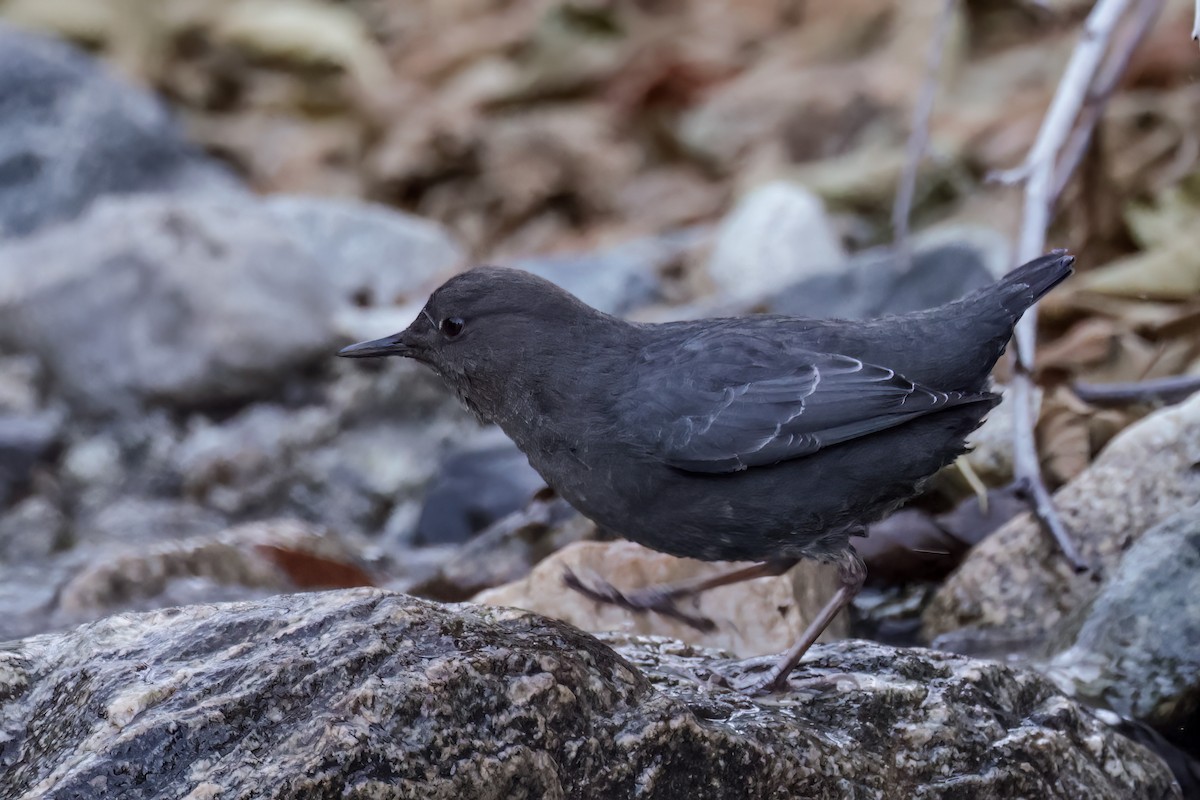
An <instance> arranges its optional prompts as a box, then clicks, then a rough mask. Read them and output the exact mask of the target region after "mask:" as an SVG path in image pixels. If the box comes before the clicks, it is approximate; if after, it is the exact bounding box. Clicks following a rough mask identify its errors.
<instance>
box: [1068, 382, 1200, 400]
mask: <svg viewBox="0 0 1200 800" xmlns="http://www.w3.org/2000/svg"><path fill="white" fill-rule="evenodd" d="M1071 390H1072V391H1074V392H1075V394H1076V395H1077V396H1078V397H1079V399H1080V400H1083V401H1084V402H1087V403H1091V404H1092V405H1096V406H1127V405H1133V404H1136V403H1156V404H1163V405H1172V404H1174V403H1182V402H1183V401H1184V400H1186V399H1187V398H1188V397H1190V396H1192V395H1193V394H1195V393H1196V392H1200V375H1171V376H1169V377H1166V378H1149V379H1147V380H1144V381H1134V382H1132V383H1084V382H1082V381H1080V382H1078V383H1075V384H1073V385H1072V386H1071Z"/></svg>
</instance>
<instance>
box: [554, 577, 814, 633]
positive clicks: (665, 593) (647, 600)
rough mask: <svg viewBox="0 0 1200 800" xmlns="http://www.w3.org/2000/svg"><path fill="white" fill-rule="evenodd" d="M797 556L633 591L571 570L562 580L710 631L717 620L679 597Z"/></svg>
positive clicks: (594, 595) (602, 599) (600, 598)
mask: <svg viewBox="0 0 1200 800" xmlns="http://www.w3.org/2000/svg"><path fill="white" fill-rule="evenodd" d="M797 560H798V559H782V560H779V561H763V562H762V563H759V564H751V565H750V566H748V567H741V568H740V569H734V570H730V571H729V572H722V573H719V574H717V575H712V576H710V577H707V578H693V579H692V580H687V581H680V582H679V583H671V584H666V585H664V586H647V587H646V588H644V589H637V590H636V591H632V592H622V591H621V590H620V589H617V588H616V587H615V586H613V585H612V584H611V583H607V582H602V583H601V584H599V585H598V586H595V587H592V586H588V585H586V584H584V583H583V581H581V580H580V579H579V578H578V576H576V575H575V573H574V572H572V571H571V570H567V571H566V572H565V573H564V574H563V583H565V584H566V585H567V586H569V587H570V588H572V589H574V590H575V591H577V592H579V593H580V594H582V595H583V596H585V597H589V598H591V599H592V600H595V601H596V602H598V603H609V604H611V605H616V606H620V607H621V608H625V609H628V610H630V611H635V612H644V611H655V612H657V613H659V614H662V615H663V616H666V617H671V618H673V619H677V620H679V621H680V622H683V623H686V624H688V625H691V626H692V627H693V628H695V629H697V630H699V631H704V632H708V631H711V630H713V629H715V628H716V627H717V626H716V624H715V623H714V622H713V621H712V620H711V619H709V618H708V617H702V616H699V615H695V614H688V613H687V612H686V611H683V610H681V609H680V608H679V607H678V606H676V605H675V601H676V600H681V599H683V598H685V597H695V596H696V595H698V594H701V593H702V592H707V591H708V590H709V589H715V588H717V587H718V586H729V585H730V584H733V583H741V582H742V581H748V580H752V579H754V578H766V577H770V576H773V575H782V574H783V573H785V572H787V571H788V570H789V569H791V568H792V566H793V565H795V563H796V561H797Z"/></svg>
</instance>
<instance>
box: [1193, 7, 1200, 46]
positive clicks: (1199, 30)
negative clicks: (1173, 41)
mask: <svg viewBox="0 0 1200 800" xmlns="http://www.w3.org/2000/svg"><path fill="white" fill-rule="evenodd" d="M1192 41H1194V42H1200V0H1196V14H1195V16H1193V17H1192Z"/></svg>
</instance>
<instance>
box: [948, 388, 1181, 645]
mask: <svg viewBox="0 0 1200 800" xmlns="http://www.w3.org/2000/svg"><path fill="white" fill-rule="evenodd" d="M1198 463H1200V395H1196V396H1195V397H1193V398H1192V399H1191V400H1188V401H1187V402H1185V403H1183V404H1181V405H1178V406H1174V407H1171V408H1167V409H1164V410H1162V411H1158V412H1156V413H1154V414H1151V415H1150V416H1148V417H1146V418H1145V419H1143V420H1141V421H1140V422H1138V423H1136V424H1134V425H1131V426H1129V428H1127V429H1126V430H1124V431H1123V432H1122V433H1121V434H1120V435H1118V436H1117V437H1116V438H1114V439H1113V440H1112V441H1111V442H1110V443H1109V444H1108V446H1107V447H1106V448H1105V449H1104V451H1103V452H1102V453H1101V454H1100V455H1099V457H1098V458H1096V460H1095V461H1094V462H1093V463H1092V465H1091V467H1089V468H1088V469H1087V471H1086V472H1084V473H1083V474H1081V475H1080V476H1079V477H1077V478H1075V479H1074V480H1073V481H1071V482H1070V483H1069V484H1067V485H1066V486H1064V487H1063V488H1062V489H1060V490H1059V491H1058V493H1057V494H1055V496H1054V500H1055V503H1056V504H1057V506H1058V510H1059V512H1060V513H1061V514H1062V518H1063V522H1064V523H1065V524H1066V526H1067V530H1068V531H1070V533H1071V535H1072V536H1073V537H1074V539H1075V542H1076V544H1077V545H1078V547H1079V551H1080V553H1082V554H1083V557H1084V559H1085V560H1087V561H1089V562H1090V563H1093V564H1095V565H1097V566H1099V567H1100V570H1101V572H1102V573H1108V572H1111V571H1112V570H1114V569H1115V568H1116V567H1117V565H1118V564H1119V563H1120V561H1121V559H1122V557H1123V556H1124V554H1125V551H1126V550H1128V549H1129V547H1130V546H1131V545H1132V544H1133V543H1134V542H1136V541H1137V540H1138V538H1139V537H1141V536H1142V534H1143V533H1144V532H1145V531H1147V530H1149V529H1150V528H1152V527H1154V526H1155V525H1157V524H1158V523H1160V522H1162V521H1163V520H1165V519H1167V518H1168V517H1170V516H1172V515H1174V514H1176V513H1178V512H1180V511H1182V510H1184V509H1186V508H1188V507H1189V506H1191V505H1192V504H1194V503H1196V502H1200V469H1196V464H1198ZM1098 589H1099V584H1098V583H1097V582H1096V581H1095V580H1094V578H1093V576H1091V575H1087V574H1084V575H1075V574H1073V573H1072V571H1071V568H1070V567H1069V566H1068V565H1067V563H1066V561H1065V560H1064V559H1063V558H1062V557H1061V556H1060V555H1059V554H1058V551H1057V549H1056V548H1055V545H1054V543H1053V542H1052V541H1051V540H1050V539H1049V538H1048V537H1047V536H1046V534H1044V533H1043V532H1042V530H1041V528H1040V527H1039V526H1038V524H1037V523H1036V522H1035V521H1034V520H1033V519H1032V518H1031V517H1030V516H1029V514H1022V515H1020V516H1019V517H1016V518H1014V519H1013V520H1012V521H1011V522H1009V523H1008V524H1007V525H1005V526H1004V527H1003V528H1001V529H1000V530H998V531H996V532H995V533H993V534H992V535H991V536H989V537H988V538H987V539H985V540H984V541H983V542H982V543H981V544H980V545H979V546H978V547H976V548H975V549H974V550H972V551H971V554H970V555H968V556H967V559H966V560H965V561H964V562H963V564H962V566H961V567H960V568H959V569H958V571H957V572H955V573H954V574H953V575H951V576H950V578H949V579H947V581H946V583H945V584H944V585H943V586H942V588H941V589H940V590H939V591H938V593H937V595H935V597H934V599H933V602H932V603H931V604H930V605H929V608H928V609H927V610H926V613H925V634H926V635H927V636H928V637H930V638H931V639H933V638H935V637H937V636H939V635H940V634H945V633H947V632H949V631H955V630H957V629H960V628H966V627H973V628H980V629H1007V630H1022V631H1024V634H1025V635H1026V636H1030V637H1034V638H1036V637H1037V636H1039V635H1040V634H1042V633H1044V632H1046V631H1050V630H1052V629H1053V628H1054V627H1055V626H1056V625H1057V624H1058V623H1059V622H1060V621H1061V620H1062V619H1063V618H1064V617H1065V616H1067V615H1068V614H1070V613H1072V612H1074V611H1075V610H1076V609H1078V608H1080V607H1082V606H1083V605H1084V604H1086V603H1087V602H1088V601H1089V600H1091V599H1092V598H1093V597H1095V596H1096V592H1097V590H1098Z"/></svg>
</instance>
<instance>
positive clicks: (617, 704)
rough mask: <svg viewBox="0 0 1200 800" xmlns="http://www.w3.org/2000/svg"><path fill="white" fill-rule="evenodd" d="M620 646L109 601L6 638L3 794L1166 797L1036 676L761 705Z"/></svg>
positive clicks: (814, 694)
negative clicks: (86, 619)
mask: <svg viewBox="0 0 1200 800" xmlns="http://www.w3.org/2000/svg"><path fill="white" fill-rule="evenodd" d="M613 643H614V644H615V645H616V646H617V649H616V651H615V652H614V650H613V649H610V648H609V647H608V646H605V645H604V644H602V643H601V642H599V641H597V640H596V639H594V638H592V637H590V636H587V635H586V634H583V633H580V632H579V631H577V630H575V629H574V628H570V627H568V626H566V625H563V624H561V623H556V622H552V621H549V620H546V619H544V618H542V617H538V616H535V615H531V614H526V613H521V612H516V611H512V610H503V609H483V608H478V607H460V608H454V607H446V606H439V605H436V604H433V603H430V602H426V601H421V600H416V599H413V598H409V597H406V596H403V595H397V594H391V593H387V592H382V591H378V590H349V591H342V592H330V593H323V594H309V595H288V596H281V597H276V598H272V599H269V600H265V601H261V602H252V603H236V604H229V605H202V606H192V607H187V608H182V609H175V610H168V611H160V612H155V613H149V614H129V615H122V616H118V617H111V618H109V619H107V620H103V621H100V622H97V623H93V624H91V625H87V626H84V627H82V628H79V629H77V630H75V631H72V632H70V633H66V634H57V635H48V636H42V637H36V638H32V639H26V640H23V641H21V642H17V643H13V644H10V645H8V646H6V647H4V648H0V796H3V797H5V798H18V797H19V798H34V797H37V798H47V799H48V800H53V799H54V798H68V797H70V798H101V797H120V798H125V799H126V800H134V799H135V798H168V797H170V798H178V797H189V798H199V797H230V798H232V797H238V798H249V797H256V798H257V797H266V798H285V797H287V798H292V797H304V798H310V800H320V798H408V797H412V798H424V799H426V800H432V799H434V798H456V799H457V798H467V797H469V798H473V799H474V800H490V798H497V799H499V798H506V799H507V798H585V797H586V798H592V797H603V798H624V797H639V798H701V797H703V798H725V797H728V798H735V797H736V798H746V797H756V798H757V797H773V798H787V797H806V798H838V800H844V798H880V797H922V798H964V797H971V798H984V799H986V798H1011V797H1039V798H1043V797H1050V798H1064V799H1065V798H1071V799H1072V800H1074V799H1075V798H1080V797H1088V798H1097V799H1101V800H1102V799H1103V798H1114V800H1115V799H1116V798H1121V799H1122V800H1124V799H1125V798H1129V797H1139V798H1169V797H1178V796H1179V795H1178V790H1177V788H1176V787H1175V786H1174V785H1173V783H1172V780H1171V778H1170V775H1169V774H1168V772H1167V770H1166V768H1165V767H1164V766H1163V764H1162V763H1161V762H1160V761H1159V760H1158V759H1157V758H1155V757H1153V756H1151V755H1150V754H1149V753H1148V752H1147V751H1145V750H1144V749H1142V748H1141V747H1140V746H1137V745H1134V744H1133V743H1131V742H1130V741H1129V740H1127V739H1125V738H1123V737H1121V736H1119V735H1117V734H1115V733H1113V732H1112V731H1110V730H1109V729H1107V728H1105V727H1104V726H1103V725H1102V724H1101V723H1100V722H1099V721H1098V720H1096V719H1095V718H1094V717H1092V716H1091V715H1090V714H1088V713H1087V712H1086V711H1083V710H1081V709H1080V707H1079V706H1076V705H1075V704H1074V703H1073V702H1072V701H1070V700H1067V699H1065V698H1063V697H1062V696H1060V695H1058V694H1057V693H1056V692H1055V691H1054V690H1053V689H1052V688H1051V685H1050V684H1049V683H1048V682H1047V681H1045V680H1044V679H1042V678H1040V677H1037V676H1035V675H1034V674H1032V673H1028V672H1020V671H1016V670H1014V669H1012V668H1009V667H1006V666H1002V665H998V664H988V663H983V662H978V661H972V660H969V659H966V658H963V657H958V656H948V655H941V654H936V653H928V652H925V651H920V650H892V649H890V648H886V647H882V646H879V645H872V644H863V643H841V644H839V645H836V646H829V647H819V648H818V649H817V650H816V652H815V653H814V656H813V657H811V658H810V659H809V660H808V661H806V662H805V666H804V669H803V671H802V672H801V673H800V675H798V676H797V678H795V679H794V685H795V686H796V687H797V689H798V691H796V692H795V693H793V694H790V695H788V696H784V697H775V698H771V699H769V700H765V701H761V702H755V701H752V700H750V699H748V698H746V697H743V696H741V695H738V694H734V693H732V692H729V691H726V690H722V689H710V688H707V687H704V686H701V685H700V684H697V683H695V682H693V681H691V680H689V679H688V678H686V677H681V673H682V672H687V671H692V672H698V671H703V670H705V669H708V668H710V667H715V668H717V669H720V670H722V671H724V672H725V673H726V674H729V675H734V674H735V673H737V672H739V671H743V670H745V669H747V668H748V667H747V666H746V665H744V664H742V665H739V664H737V663H735V662H731V661H728V660H720V659H718V660H715V661H714V660H713V659H712V657H711V656H712V654H711V653H709V654H707V655H705V654H700V653H697V652H695V651H693V650H690V649H687V648H684V647H683V646H681V645H678V644H677V643H670V642H665V641H664V640H651V641H647V640H626V641H623V642H615V641H614V642H613ZM801 683H803V686H801Z"/></svg>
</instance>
